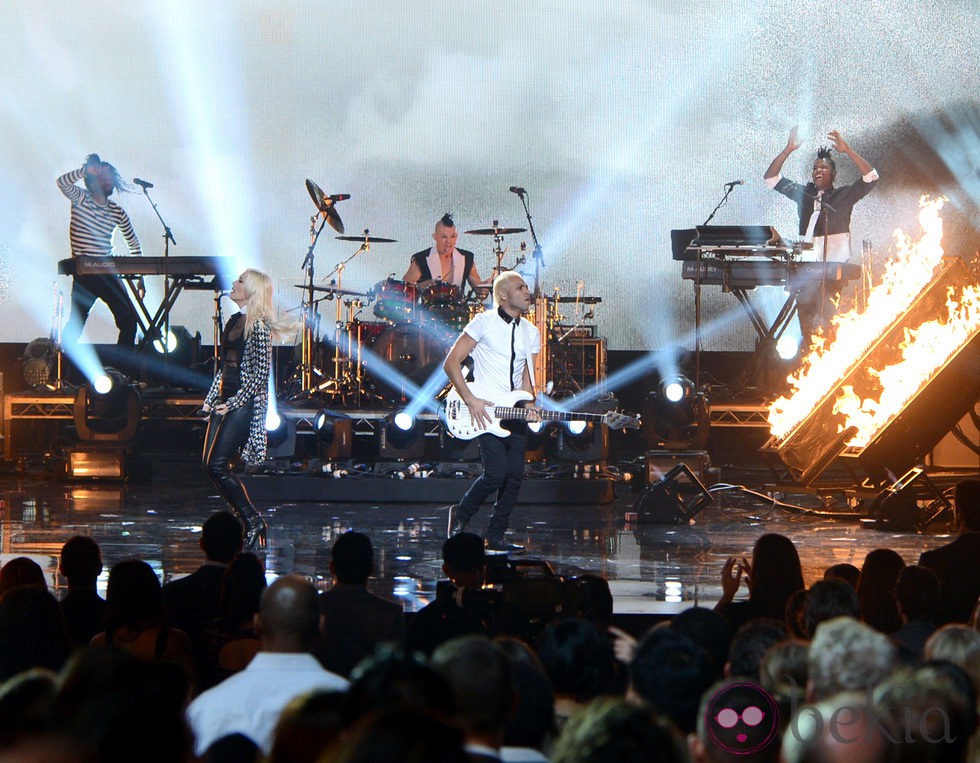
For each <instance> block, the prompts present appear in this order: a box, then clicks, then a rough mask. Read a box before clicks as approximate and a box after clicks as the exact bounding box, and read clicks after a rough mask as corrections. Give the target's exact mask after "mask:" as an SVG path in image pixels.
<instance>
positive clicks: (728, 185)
mask: <svg viewBox="0 0 980 763" xmlns="http://www.w3.org/2000/svg"><path fill="white" fill-rule="evenodd" d="M744 182H745V181H744V180H733V181H731V182H730V183H725V188H734V187H735V186H737V185H742V184H743V183H744Z"/></svg>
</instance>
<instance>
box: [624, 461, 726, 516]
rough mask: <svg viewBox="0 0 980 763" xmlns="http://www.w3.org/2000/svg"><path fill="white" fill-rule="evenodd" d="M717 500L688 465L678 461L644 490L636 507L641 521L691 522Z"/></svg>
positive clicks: (637, 500)
mask: <svg viewBox="0 0 980 763" xmlns="http://www.w3.org/2000/svg"><path fill="white" fill-rule="evenodd" d="M714 500H715V499H714V498H713V497H712V495H711V492H710V491H709V490H708V488H706V487H705V486H704V483H703V482H701V480H700V479H698V477H697V475H695V474H694V472H692V471H691V470H690V469H689V468H688V466H687V464H678V465H677V466H675V467H674V468H673V469H671V470H670V471H669V472H667V474H666V475H665V476H664V478H663V479H662V480H660V481H659V482H657V483H655V484H653V485H650V487H648V488H647V489H646V490H644V491H643V492H642V493H641V494H640V497H639V498H637V499H636V504H635V507H634V508H635V510H636V515H637V521H638V522H639V523H640V524H674V525H676V524H688V523H690V522H691V520H693V519H694V517H695V516H697V515H698V514H699V513H700V512H701V510H702V509H704V507H705V506H707V505H708V504H710V503H714Z"/></svg>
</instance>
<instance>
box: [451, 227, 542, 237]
mask: <svg viewBox="0 0 980 763" xmlns="http://www.w3.org/2000/svg"><path fill="white" fill-rule="evenodd" d="M526 230H527V228H477V229H476V230H468V231H464V233H466V234H467V235H468V236H507V235H510V234H511V233H524V231H526Z"/></svg>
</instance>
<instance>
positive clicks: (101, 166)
mask: <svg viewBox="0 0 980 763" xmlns="http://www.w3.org/2000/svg"><path fill="white" fill-rule="evenodd" d="M79 180H83V181H84V183H85V187H84V188H82V187H81V186H79V185H78V181H79ZM58 188H60V189H61V192H62V193H63V194H64V195H65V196H67V197H68V198H69V200H70V201H71V222H70V223H69V225H68V235H69V239H70V240H71V254H72V257H78V256H79V255H89V256H93V257H109V256H111V255H112V234H113V233H114V232H115V230H116V228H119V230H120V232H121V233H122V235H123V238H124V239H125V240H126V244H127V245H128V246H129V251H130V254H132V255H135V256H139V255H140V254H141V252H140V242H139V239H138V238H137V237H136V233H135V231H134V230H133V225H132V223H131V222H130V221H129V215H127V214H126V211H125V210H124V209H123V208H122V207H120V206H119V205H118V204H116V203H115V202H114V201H110V199H109V197H110V196H111V195H112V192H113V191H114V190H115V189H117V188H119V189H121V190H125V189H126V187H125V184H124V183H123V181H122V179H121V178H120V177H119V173H118V172H117V171H116V168H115V167H113V166H112V165H111V164H109V163H108V162H104V161H102V160H101V159H100V158H99V156H98V154H89V156H88V157H87V158H86V159H85V164H84V165H83V166H82V167H80V168H79V169H77V170H72V171H71V172H68V173H65V174H64V175H62V176H61V177H60V178H58ZM97 299H101V300H102V301H103V302H105V303H106V305H108V307H109V310H110V311H112V317H113V318H114V319H115V321H116V328H118V329H119V339H118V340H117V344H120V345H126V346H131V345H132V344H133V342H134V341H135V339H136V326H137V318H136V309H135V308H134V307H133V303H132V301H131V300H130V298H129V295H128V294H127V293H126V289H125V286H124V285H123V282H122V279H121V278H120V277H119V276H117V275H110V274H96V275H83V276H80V275H76V276H74V277H73V279H72V287H71V314H70V315H69V316H68V323H67V324H66V326H65V330H64V333H63V334H62V344H64V345H66V346H70V345H72V344H74V343H75V342H77V341H78V337H79V336H80V335H81V333H82V328H83V327H84V326H85V321H86V320H87V319H88V315H89V313H90V312H91V311H92V306H93V305H94V304H95V300H97Z"/></svg>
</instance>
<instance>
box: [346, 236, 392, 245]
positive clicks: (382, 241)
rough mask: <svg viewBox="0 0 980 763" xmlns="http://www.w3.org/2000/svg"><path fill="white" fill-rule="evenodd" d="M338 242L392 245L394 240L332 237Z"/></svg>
mask: <svg viewBox="0 0 980 763" xmlns="http://www.w3.org/2000/svg"><path fill="white" fill-rule="evenodd" d="M334 238H336V239H337V240H338V241H364V242H366V243H368V244H394V243H397V241H398V239H396V238H381V237H380V236H334Z"/></svg>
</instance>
